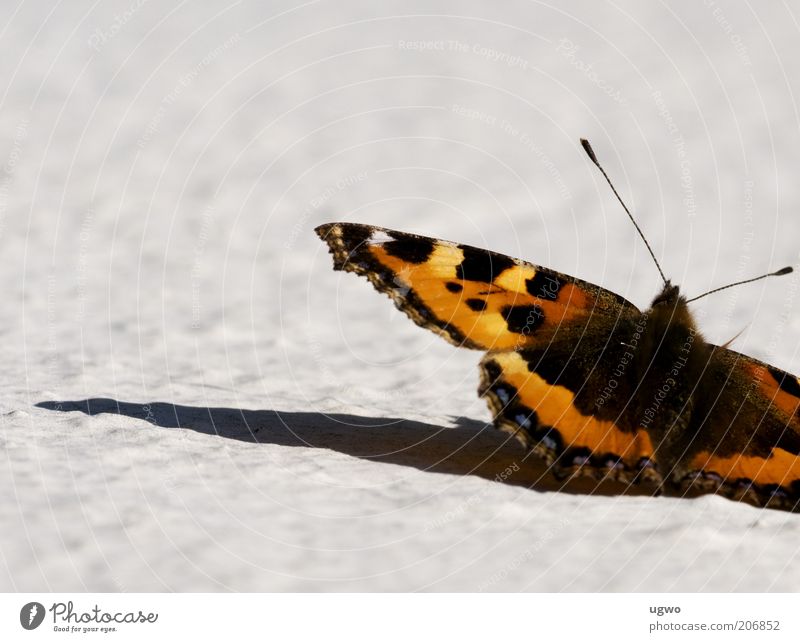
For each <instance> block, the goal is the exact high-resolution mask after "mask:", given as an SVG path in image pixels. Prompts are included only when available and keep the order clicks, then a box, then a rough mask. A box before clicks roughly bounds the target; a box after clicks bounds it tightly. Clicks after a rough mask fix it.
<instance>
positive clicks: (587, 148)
mask: <svg viewBox="0 0 800 642" xmlns="http://www.w3.org/2000/svg"><path fill="white" fill-rule="evenodd" d="M581 145H583V150H584V151H585V152H586V154H587V155H588V156H589V158H590V159H591V160H592V162H593V163H594V164H595V165H597V169H599V170H600V171H601V172H602V173H603V176H604V177H605V179H606V181H607V182H608V184H609V186H610V187H611V191H613V192H614V196H616V197H617V200H618V201H619V202H620V204H621V205H622V207H623V208H624V209H625V213H626V214H627V215H628V218H629V219H631V223H633V226H634V227H635V228H636V231H637V232H639V236H641V237H642V240H643V241H644V244H645V245H646V246H647V251H648V252H650V256H652V257H653V263H655V264H656V267H657V268H658V273H659V274H660V275H661V280H662V281H664V285H666V284H667V277H665V276H664V270H662V269H661V266H660V265H659V264H658V259H656V255H655V253H654V252H653V248H652V247H650V244H649V243H648V242H647V239H646V238H645V236H644V232H642V228H640V227H639V224H638V223H637V222H636V219H634V218H633V215H632V214H631V212H630V210H629V209H628V206H627V205H625V202H624V201H623V200H622V198H620V195H619V194H618V193H617V189H616V188H615V187H614V183H612V182H611V179H610V178H609V177H608V174H606V170H604V169H603V166H602V165H601V164H600V162H599V161H598V160H597V156H595V155H594V150H593V149H592V146H591V145H590V144H589V141H588V140H586V139H585V138H581Z"/></svg>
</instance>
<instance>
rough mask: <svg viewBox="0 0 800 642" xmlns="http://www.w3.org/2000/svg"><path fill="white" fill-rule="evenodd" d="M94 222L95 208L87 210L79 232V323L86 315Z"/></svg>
mask: <svg viewBox="0 0 800 642" xmlns="http://www.w3.org/2000/svg"><path fill="white" fill-rule="evenodd" d="M93 223H94V210H92V209H90V210H87V212H86V214H85V215H84V217H83V221H82V222H81V229H80V232H79V233H78V265H77V267H76V269H75V271H76V280H77V284H78V295H77V297H76V301H77V303H78V311H77V312H76V314H75V320H76V321H78V322H79V323H80V322H81V321H83V319H84V317H85V316H86V280H87V273H88V265H89V259H88V247H89V241H90V240H91V238H92V236H91V231H92V225H93Z"/></svg>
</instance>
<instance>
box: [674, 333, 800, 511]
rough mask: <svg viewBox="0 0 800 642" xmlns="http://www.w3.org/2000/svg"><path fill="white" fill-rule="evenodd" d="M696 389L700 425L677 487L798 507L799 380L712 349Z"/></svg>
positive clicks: (773, 505) (799, 463)
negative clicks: (701, 403)
mask: <svg viewBox="0 0 800 642" xmlns="http://www.w3.org/2000/svg"><path fill="white" fill-rule="evenodd" d="M709 377H710V379H709V380H707V381H706V385H705V386H704V388H705V389H706V394H709V395H712V396H713V398H712V399H709V400H707V402H706V404H705V407H706V408H707V409H708V410H707V417H706V418H705V422H704V424H703V429H702V430H700V431H698V434H697V437H696V439H695V444H694V448H693V450H694V454H693V455H692V457H691V461H690V462H689V473H688V475H686V477H685V479H684V480H683V487H684V488H685V489H686V490H689V491H697V490H699V491H701V492H714V493H719V494H722V495H725V496H727V497H731V498H733V499H740V500H743V501H747V502H750V503H753V504H756V505H759V506H769V507H774V508H783V509H789V510H791V509H795V510H796V509H797V508H798V505H800V380H798V378H797V377H795V376H794V375H791V374H789V373H787V372H784V371H783V370H779V369H777V368H774V367H773V366H771V365H769V364H767V363H764V362H762V361H759V360H758V359H754V358H753V357H748V356H747V355H744V354H741V353H739V352H735V351H733V350H729V349H726V348H720V347H716V346H715V347H714V352H713V355H712V357H711V362H710V368H709Z"/></svg>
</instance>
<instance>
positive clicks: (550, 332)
mask: <svg viewBox="0 0 800 642" xmlns="http://www.w3.org/2000/svg"><path fill="white" fill-rule="evenodd" d="M315 231H316V233H317V234H318V235H319V237H320V238H321V239H322V240H324V241H325V242H326V243H327V244H328V246H329V248H330V251H331V253H332V254H333V264H334V269H336V270H345V271H348V272H355V273H356V274H360V275H362V276H366V277H367V278H368V279H369V280H370V282H371V283H372V284H373V285H374V286H375V288H376V289H377V290H379V291H381V292H384V293H386V294H388V295H389V296H390V297H391V298H392V300H393V301H394V303H395V305H396V306H397V307H398V308H399V309H400V310H402V311H403V312H404V313H405V314H406V315H408V317H409V318H410V319H411V320H412V321H414V323H416V324H417V325H419V326H422V327H423V328H428V329H429V330H432V331H434V332H436V333H437V334H439V335H441V336H442V337H444V338H445V339H446V340H448V341H449V342H450V343H453V344H455V345H458V346H462V347H467V348H473V349H479V350H519V349H522V348H524V347H526V346H532V345H541V344H543V343H547V342H548V341H549V340H551V339H552V337H553V336H554V335H555V334H556V332H559V335H560V336H562V337H565V336H566V335H567V334H569V335H572V336H580V335H581V334H582V333H583V332H584V331H585V329H586V327H587V326H588V325H590V324H591V323H592V322H593V321H596V320H598V319H601V318H602V319H605V320H609V319H610V320H612V321H613V320H614V319H616V318H619V317H620V316H625V315H633V314H638V313H639V312H638V310H637V309H636V307H635V306H633V304H631V303H629V302H628V301H626V300H625V299H624V298H622V297H621V296H619V295H617V294H613V293H612V292H609V291H607V290H604V289H602V288H599V287H597V286H595V285H592V284H590V283H586V282H585V281H580V280H578V279H574V278H572V277H570V276H566V275H564V274H560V273H559V272H554V271H552V270H548V269H546V268H542V267H539V266H536V265H533V264H531V263H526V262H525V261H521V260H518V259H512V258H510V257H508V256H505V255H503V254H498V253H496V252H490V251H488V250H481V249H478V248H475V247H470V246H468V245H461V244H458V243H451V242H448V241H441V240H437V239H432V238H427V237H424V236H417V235H414V234H406V233H404V232H396V231H393V230H387V229H384V228H380V227H373V226H370V225H359V224H355V223H328V224H325V225H320V226H319V227H318V228H316V230H315Z"/></svg>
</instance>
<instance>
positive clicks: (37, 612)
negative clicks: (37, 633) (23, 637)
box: [19, 602, 45, 631]
mask: <svg viewBox="0 0 800 642" xmlns="http://www.w3.org/2000/svg"><path fill="white" fill-rule="evenodd" d="M44 615H45V610H44V605H43V604H42V603H41V602H28V603H27V604H26V605H25V606H23V607H22V608H21V609H20V610H19V623H20V625H21V626H22V628H23V629H25V630H26V631H33V630H34V629H35V628H38V627H39V625H40V624H41V623H42V622H44Z"/></svg>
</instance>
